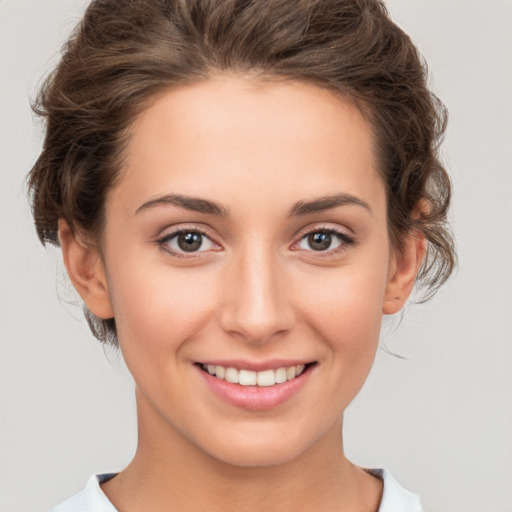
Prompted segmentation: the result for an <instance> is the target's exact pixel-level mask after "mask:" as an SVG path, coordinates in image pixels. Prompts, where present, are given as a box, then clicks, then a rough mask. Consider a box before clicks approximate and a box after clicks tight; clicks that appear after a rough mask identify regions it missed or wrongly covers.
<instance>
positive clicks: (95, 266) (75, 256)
mask: <svg viewBox="0 0 512 512" xmlns="http://www.w3.org/2000/svg"><path fill="white" fill-rule="evenodd" d="M59 240H60V245H61V248H62V256H63V258H64V265H65V266H66V270H67V272H68V275H69V278H70V279H71V282H72V283H73V286H74V287H75V289H76V291H77V292H78V293H79V294H80V297H82V300H83V301H84V303H85V305H86V306H87V308H88V309H89V310H90V311H91V312H92V313H93V314H94V315H96V316H97V317H99V318H103V319H105V320H106V319H109V318H113V317H114V311H113V309H112V304H111V302H110V295H109V291H108V283H107V279H106V274H105V267H104V264H103V260H102V259H101V255H100V253H99V251H98V249H96V247H94V246H93V245H90V244H87V243H86V242H85V240H83V238H82V237H80V235H79V234H78V233H75V232H74V231H73V230H72V229H71V227H70V226H69V224H68V223H67V222H66V221H65V220H64V219H59Z"/></svg>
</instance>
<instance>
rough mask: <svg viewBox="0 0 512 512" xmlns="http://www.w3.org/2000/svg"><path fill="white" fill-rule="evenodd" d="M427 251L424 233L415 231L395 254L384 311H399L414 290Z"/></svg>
mask: <svg viewBox="0 0 512 512" xmlns="http://www.w3.org/2000/svg"><path fill="white" fill-rule="evenodd" d="M426 252H427V241H426V239H425V237H424V236H423V234H421V233H413V234H411V235H410V236H409V238H408V239H407V240H406V241H405V243H404V246H403V248H402V250H401V251H400V252H399V253H397V254H395V255H394V256H393V261H392V264H391V266H390V272H389V278H388V284H387V286H386V293H385V296H384V304H383V306H382V313H383V314H385V315H392V314H394V313H398V312H399V311H400V310H401V309H402V308H403V307H404V305H405V303H406V302H407V299H408V298H409V295H410V294H411V292H412V289H413V287H414V283H415V281H416V275H417V274H418V270H419V268H420V266H421V263H422V262H423V259H424V258H425V254H426Z"/></svg>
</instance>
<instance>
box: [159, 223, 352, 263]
mask: <svg viewBox="0 0 512 512" xmlns="http://www.w3.org/2000/svg"><path fill="white" fill-rule="evenodd" d="M183 233H195V234H199V235H201V236H202V237H204V238H206V239H208V240H209V241H210V242H211V243H212V244H214V245H218V244H217V243H216V242H215V241H213V239H212V237H211V236H209V235H208V233H206V232H205V231H203V230H201V229H198V228H196V227H194V228H180V229H177V230H175V231H172V232H171V233H168V234H166V235H164V236H162V237H161V238H158V239H157V240H156V241H155V243H156V244H157V245H158V246H159V247H160V248H161V249H162V250H163V251H165V252H166V253H168V254H171V255H172V256H174V257H177V258H197V257H201V254H202V253H204V252H208V251H197V252H196V251H191V252H190V253H189V254H188V255H186V254H187V253H186V251H177V250H174V249H172V248H171V247H170V246H169V242H170V241H171V240H172V239H174V238H176V237H178V236H179V235H180V234H183ZM316 233H322V234H328V235H333V236H334V237H336V238H337V239H338V240H339V242H340V245H339V246H338V247H336V248H334V249H328V250H325V251H322V250H320V251H315V250H314V249H310V250H307V251H306V252H311V253H315V254H316V256H319V257H329V256H332V255H335V254H340V253H342V252H344V251H346V250H347V249H348V248H349V247H350V246H353V245H356V243H357V242H356V240H355V239H354V238H353V237H351V236H349V235H347V234H346V233H344V232H342V231H339V230H337V229H334V228H331V227H323V226H322V227H317V228H314V229H311V230H308V231H304V232H302V233H301V234H300V238H299V240H298V241H297V242H295V243H294V244H293V246H292V247H295V246H297V245H298V244H300V243H301V242H302V241H303V240H305V239H306V238H307V237H308V236H311V235H313V234H316ZM292 250H299V249H292Z"/></svg>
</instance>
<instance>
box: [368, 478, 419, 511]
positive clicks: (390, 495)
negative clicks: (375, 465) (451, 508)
mask: <svg viewBox="0 0 512 512" xmlns="http://www.w3.org/2000/svg"><path fill="white" fill-rule="evenodd" d="M366 471H367V472H368V473H370V474H371V475H373V476H375V477H377V478H380V479H381V480H382V482H383V484H384V488H383V491H382V499H381V502H380V507H379V510H378V512H424V509H423V507H422V505H421V501H420V498H419V496H417V495H416V494H414V493H412V492H410V491H408V490H407V489H404V488H403V487H402V486H401V485H400V484H399V483H398V482H397V481H396V480H395V479H394V478H393V476H392V475H391V474H390V473H388V472H387V471H386V470H385V469H367V470H366Z"/></svg>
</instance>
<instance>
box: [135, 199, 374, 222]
mask: <svg viewBox="0 0 512 512" xmlns="http://www.w3.org/2000/svg"><path fill="white" fill-rule="evenodd" d="M162 205H173V206H178V207H180V208H185V209H186V210H190V211H193V212H199V213H206V214H211V215H218V216H219V217H227V216H228V211H227V210H226V209H225V208H224V207H223V206H221V205H220V204H218V203H215V202H213V201H209V200H207V199H201V198H199V197H190V196H184V195H181V194H166V195H164V196H161V197H157V198H155V199H151V200H149V201H147V202H145V203H144V204H143V205H141V206H139V207H138V208H137V210H136V211H135V214H136V215H137V214H139V213H141V212H144V211H146V210H148V209H150V208H154V207H156V206H162ZM346 205H356V206H361V207H362V208H365V209H366V210H368V211H369V212H370V213H372V210H371V208H370V205H369V204H368V203H367V202H365V201H363V200H362V199H360V198H358V197H356V196H353V195H350V194H335V195H332V196H323V197H318V198H316V199H313V200H311V201H297V202H296V203H295V204H294V205H293V206H292V208H290V211H289V213H288V216H289V217H299V216H302V215H309V214H311V213H318V212H323V211H326V210H331V209H333V208H337V207H338V206H346Z"/></svg>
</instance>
